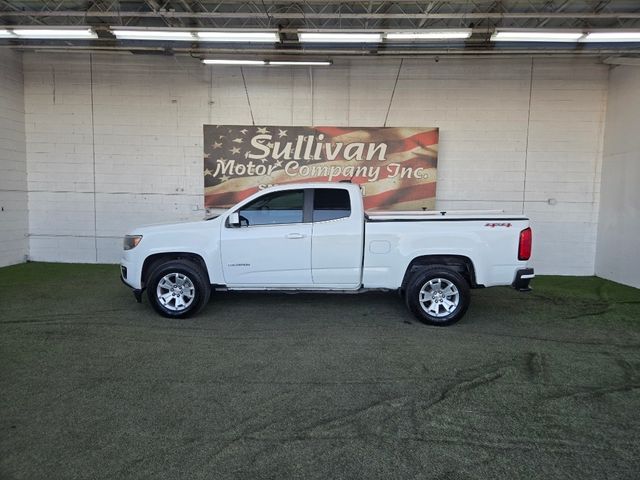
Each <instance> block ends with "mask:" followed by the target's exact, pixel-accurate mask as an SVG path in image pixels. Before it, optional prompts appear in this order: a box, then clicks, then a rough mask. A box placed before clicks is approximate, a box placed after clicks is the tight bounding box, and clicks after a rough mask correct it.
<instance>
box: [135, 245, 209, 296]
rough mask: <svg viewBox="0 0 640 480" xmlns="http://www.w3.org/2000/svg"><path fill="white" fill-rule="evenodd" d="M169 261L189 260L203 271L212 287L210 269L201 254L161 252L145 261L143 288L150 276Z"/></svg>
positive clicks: (143, 265) (143, 266) (142, 279)
mask: <svg viewBox="0 0 640 480" xmlns="http://www.w3.org/2000/svg"><path fill="white" fill-rule="evenodd" d="M168 260H189V261H191V262H193V263H195V264H196V265H198V266H199V267H200V268H201V269H202V272H203V274H204V275H205V278H206V280H207V281H208V282H209V285H211V278H210V277H209V269H208V268H207V263H206V262H205V261H204V258H203V257H202V256H201V255H200V254H197V253H194V252H161V253H154V254H152V255H149V256H148V257H147V258H145V259H144V263H143V264H142V275H141V282H142V287H143V288H145V287H146V284H147V278H148V277H149V274H150V273H151V272H152V271H153V269H154V268H155V267H156V266H157V265H158V264H160V263H162V262H166V261H168Z"/></svg>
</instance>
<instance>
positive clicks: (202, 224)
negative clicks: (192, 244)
mask: <svg viewBox="0 0 640 480" xmlns="http://www.w3.org/2000/svg"><path fill="white" fill-rule="evenodd" d="M216 222H220V219H219V218H213V219H210V220H198V221H196V222H182V223H160V224H154V225H146V226H143V227H138V228H136V229H134V230H133V231H132V232H131V233H130V235H142V236H143V237H144V236H145V235H151V234H157V233H159V234H163V233H176V232H195V231H201V230H204V229H205V228H211V227H213V226H214V224H215V223H216Z"/></svg>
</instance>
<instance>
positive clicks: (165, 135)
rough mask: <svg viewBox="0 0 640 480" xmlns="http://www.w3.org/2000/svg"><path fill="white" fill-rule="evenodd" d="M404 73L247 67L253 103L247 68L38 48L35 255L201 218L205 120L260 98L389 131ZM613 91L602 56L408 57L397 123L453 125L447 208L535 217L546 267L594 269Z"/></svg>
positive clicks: (32, 184)
mask: <svg viewBox="0 0 640 480" xmlns="http://www.w3.org/2000/svg"><path fill="white" fill-rule="evenodd" d="M399 64H400V61H399V60H395V59H394V60H387V59H362V60H338V61H336V64H335V65H334V66H332V67H330V68H321V69H315V70H313V71H312V74H311V72H310V71H309V70H308V69H299V68H295V69H293V68H282V69H280V68H245V69H244V73H245V77H246V83H247V89H248V97H249V99H247V95H246V94H245V90H244V85H243V82H242V77H241V74H240V70H239V69H238V68H235V67H217V68H215V69H213V68H211V67H206V66H203V65H201V64H200V63H198V62H197V61H196V60H194V59H190V58H184V57H180V58H171V57H151V56H148V57H145V56H125V55H111V54H109V55H107V54H104V55H101V54H98V55H96V54H94V55H93V57H90V56H89V55H87V54H57V55H56V54H36V53H29V54H26V55H25V92H26V118H27V138H28V146H27V156H28V165H29V190H30V192H29V201H30V208H31V215H30V231H31V235H32V236H31V257H32V258H33V259H35V260H51V261H87V262H92V261H100V262H112V261H113V262H115V261H117V260H118V257H119V254H120V253H119V252H120V237H121V236H122V235H123V234H124V233H125V232H126V231H127V230H128V229H130V228H131V227H133V226H135V225H138V224H145V223H154V222H169V221H176V220H187V219H194V218H200V217H201V216H202V214H203V211H202V206H203V187H202V172H201V169H202V125H203V124H206V123H229V124H235V123H251V111H250V110H249V106H248V105H249V102H248V101H247V100H249V101H250V104H251V107H252V113H253V118H254V119H255V122H256V124H259V125H268V124H282V125H296V124H297V125H323V124H324V125H339V126H381V125H383V124H384V121H385V116H386V114H387V109H388V107H389V101H390V99H391V95H392V91H393V86H394V83H395V79H396V76H397V74H398V68H399ZM606 90H607V67H606V66H604V65H599V64H596V63H595V62H594V61H590V60H581V59H575V60H572V59H560V60H547V59H536V60H535V61H532V60H531V59H530V58H520V59H497V58H484V59H466V58H465V59H441V60H440V62H438V63H436V62H434V61H433V60H426V59H416V60H413V59H412V60H404V61H403V63H402V69H401V71H400V76H399V80H398V85H397V88H396V92H395V96H394V99H393V103H392V105H391V109H390V111H389V117H388V121H387V126H438V127H440V134H441V136H440V157H439V170H438V176H439V177H438V182H439V183H438V193H437V197H438V206H439V207H440V208H465V209H467V208H482V209H486V208H500V209H505V210H506V211H508V212H522V211H523V210H524V212H525V213H527V214H529V215H530V216H531V218H532V220H533V223H534V228H535V242H534V245H535V247H534V263H535V266H536V268H537V270H538V272H539V273H558V274H576V275H591V274H593V273H594V258H595V243H596V228H597V227H596V225H597V214H598V208H599V188H598V186H599V183H600V165H601V158H602V132H603V126H604V118H603V117H604V111H605V104H606ZM549 199H554V200H555V201H556V203H555V204H554V205H550V204H549V203H547V201H548V200H549ZM552 203H553V201H552Z"/></svg>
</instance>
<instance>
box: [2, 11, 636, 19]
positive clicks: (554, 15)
mask: <svg viewBox="0 0 640 480" xmlns="http://www.w3.org/2000/svg"><path fill="white" fill-rule="evenodd" d="M269 16H270V17H271V18H272V19H274V20H279V19H289V20H305V19H335V20H338V19H342V20H366V19H372V20H394V19H396V20H403V19H415V20H441V19H464V20H502V19H530V18H549V19H576V18H582V19H640V11H638V12H611V11H603V12H571V13H566V12H525V13H522V12H486V13H484V12H473V13H464V12H451V13H366V12H365V13H301V12H273V13H270V14H269ZM16 17H17V18H20V17H27V18H42V17H96V18H112V17H131V18H193V19H205V18H212V19H225V18H226V19H228V18H239V19H246V18H259V19H264V18H265V14H264V12H238V13H234V12H172V11H153V12H144V11H143V12H132V11H126V12H125V11H120V12H117V11H109V12H99V11H95V10H92V11H79V10H65V11H60V10H59V11H22V10H21V11H7V10H5V11H0V18H16Z"/></svg>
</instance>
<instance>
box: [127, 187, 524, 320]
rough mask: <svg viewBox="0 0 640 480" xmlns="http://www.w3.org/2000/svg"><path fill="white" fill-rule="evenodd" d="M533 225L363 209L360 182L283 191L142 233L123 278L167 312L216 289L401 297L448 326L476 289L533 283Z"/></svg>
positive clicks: (187, 310)
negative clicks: (393, 294) (377, 293)
mask: <svg viewBox="0 0 640 480" xmlns="http://www.w3.org/2000/svg"><path fill="white" fill-rule="evenodd" d="M530 255H531V229H530V228H529V220H528V219H527V218H526V217H524V216H520V215H505V214H499V213H482V212H473V213H469V212H368V213H367V212H365V211H364V208H363V202H362V194H361V191H360V188H359V187H358V185H355V184H350V183H308V184H297V185H285V186H276V187H271V188H267V189H265V190H262V191H260V192H258V193H255V194H254V195H252V196H250V197H249V198H247V199H246V200H243V201H241V202H240V203H238V204H237V205H235V206H234V207H232V208H230V209H229V210H227V211H225V212H224V213H222V214H221V215H219V216H217V217H214V218H210V219H207V220H203V221H199V222H192V223H180V224H172V225H159V226H149V227H142V228H137V229H135V230H134V231H133V232H131V234H129V235H127V236H125V238H124V254H123V257H122V263H121V276H122V280H123V281H124V282H125V283H126V284H127V285H129V286H130V287H131V288H133V290H134V294H135V296H136V299H137V300H138V301H141V298H142V293H143V291H144V290H146V291H147V293H148V298H149V301H150V302H151V305H153V307H154V308H155V310H157V311H158V312H159V313H160V314H162V315H164V316H167V317H175V318H183V317H187V316H189V315H192V314H195V313H196V312H198V311H199V310H200V309H201V308H203V307H204V306H205V305H206V304H207V302H208V300H209V296H210V294H211V291H212V290H219V289H224V290H279V291H283V290H288V291H291V290H294V291H330V292H354V291H365V290H371V289H377V290H379V289H383V290H399V291H400V293H402V295H403V296H404V298H405V300H406V304H407V307H408V308H409V310H411V312H412V313H413V314H414V315H415V316H416V317H417V318H418V319H419V320H421V321H423V322H425V323H428V324H432V325H449V324H452V323H454V322H456V321H457V320H459V319H460V318H461V317H462V316H463V315H464V313H465V311H466V310H467V307H468V305H469V300H470V289H471V288H479V287H492V286H496V285H512V286H513V287H515V288H516V289H518V290H528V289H529V282H530V280H531V279H532V278H533V277H534V273H533V269H532V268H530V267H529V266H528V265H527V261H528V260H529V257H530Z"/></svg>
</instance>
